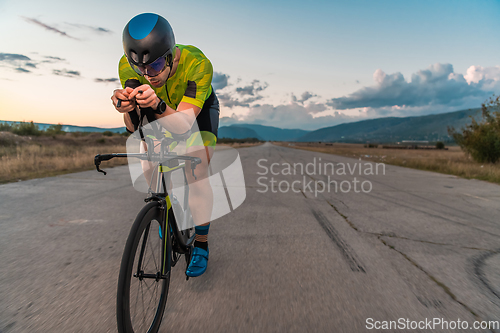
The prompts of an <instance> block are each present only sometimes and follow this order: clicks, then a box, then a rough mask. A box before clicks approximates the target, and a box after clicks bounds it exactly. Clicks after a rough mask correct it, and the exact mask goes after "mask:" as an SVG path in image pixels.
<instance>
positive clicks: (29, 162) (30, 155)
mask: <svg viewBox="0 0 500 333" xmlns="http://www.w3.org/2000/svg"><path fill="white" fill-rule="evenodd" d="M1 134H5V133H1ZM96 134H97V133H96ZM101 136H102V135H101V134H97V135H93V134H92V135H88V136H83V137H82V138H79V137H78V136H72V137H67V136H65V135H62V136H52V137H50V138H38V137H37V138H34V137H33V138H31V137H20V136H16V135H12V134H10V135H2V136H0V184H3V183H8V182H14V181H19V180H26V179H33V178H41V177H48V176H55V175H60V174H65V173H71V172H77V171H84V170H92V169H94V168H95V166H94V156H95V155H96V154H99V153H100V154H102V153H111V152H125V140H126V138H124V137H120V136H118V135H117V136H116V138H111V139H109V138H106V139H103V138H102V137H101ZM103 140H104V141H103ZM106 140H108V141H106ZM105 163H106V165H105V167H106V168H109V167H112V166H116V165H124V164H127V161H126V159H114V160H111V161H107V162H105Z"/></svg>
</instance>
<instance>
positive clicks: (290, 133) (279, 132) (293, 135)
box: [229, 124, 310, 141]
mask: <svg viewBox="0 0 500 333" xmlns="http://www.w3.org/2000/svg"><path fill="white" fill-rule="evenodd" d="M234 126H237V127H245V128H249V129H251V130H254V131H255V132H256V133H257V135H259V136H260V137H261V138H262V139H264V140H266V141H295V140H296V139H298V138H299V137H301V136H303V135H305V134H307V133H309V132H310V131H305V130H301V129H282V128H278V127H272V126H264V125H253V124H238V125H231V126H229V127H234Z"/></svg>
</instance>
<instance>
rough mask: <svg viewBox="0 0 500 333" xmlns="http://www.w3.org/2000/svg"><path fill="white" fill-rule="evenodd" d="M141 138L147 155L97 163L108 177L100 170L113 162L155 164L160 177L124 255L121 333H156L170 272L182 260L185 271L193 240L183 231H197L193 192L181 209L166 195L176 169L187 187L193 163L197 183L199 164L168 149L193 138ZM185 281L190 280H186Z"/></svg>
mask: <svg viewBox="0 0 500 333" xmlns="http://www.w3.org/2000/svg"><path fill="white" fill-rule="evenodd" d="M137 133H139V135H140V139H141V140H142V141H143V142H145V144H146V145H147V151H146V152H144V153H115V154H102V155H101V154H99V155H96V156H95V158H94V163H95V166H96V169H97V171H99V172H102V173H104V174H106V172H105V171H103V170H101V169H100V164H101V162H102V161H107V160H110V159H112V158H124V157H126V158H137V159H140V160H142V161H149V162H151V163H154V165H155V170H156V172H155V173H153V175H152V176H151V178H150V180H149V183H148V185H149V189H148V193H149V195H148V197H147V198H146V199H145V202H146V203H147V204H146V205H145V206H144V207H143V208H142V209H141V211H140V212H139V214H138V215H137V217H136V219H135V221H134V223H133V225H132V228H131V229H130V233H129V236H128V239H127V242H126V245H125V249H124V252H123V256H122V261H121V266H120V273H119V278H118V293H117V302H116V311H117V312H116V316H117V324H118V331H119V332H120V333H142V332H144V333H146V332H147V333H155V332H158V330H159V327H160V323H161V320H162V317H163V312H164V310H165V307H166V303H167V296H168V290H169V285H170V276H171V269H172V267H174V266H175V265H176V264H177V263H178V262H179V260H180V258H181V257H182V256H184V257H185V262H186V268H187V265H188V264H189V261H190V259H191V253H192V248H193V242H194V237H195V235H194V232H193V230H194V228H192V227H190V228H187V229H184V228H185V226H194V224H193V223H192V215H191V211H190V209H189V204H188V197H189V196H188V191H189V188H188V187H187V186H186V191H187V192H186V193H185V195H184V200H183V205H181V204H180V202H179V201H177V198H175V197H174V196H171V195H169V193H168V191H167V190H168V189H170V188H171V181H172V177H171V175H172V173H173V172H174V171H176V170H180V171H181V172H182V175H183V178H184V184H187V178H186V161H190V164H191V170H192V173H193V176H194V178H195V179H196V176H195V173H194V170H195V168H196V165H198V164H200V163H201V159H200V158H197V157H192V156H184V155H177V154H176V153H175V152H172V151H171V149H170V148H171V147H172V145H175V144H177V143H179V142H180V141H185V140H187V139H188V138H189V136H190V133H184V134H182V135H176V134H173V133H172V134H171V136H170V137H165V136H164V135H162V134H160V135H159V134H158V132H156V133H148V132H147V131H146V130H145V129H141V128H140V129H139V130H138V131H136V132H135V133H134V134H137ZM152 134H155V135H152ZM157 138H160V139H157ZM137 139H139V138H137ZM151 187H154V190H153V189H152V188H151ZM174 210H175V212H176V213H175V214H174ZM176 216H177V219H176ZM186 279H189V277H188V276H187V275H186Z"/></svg>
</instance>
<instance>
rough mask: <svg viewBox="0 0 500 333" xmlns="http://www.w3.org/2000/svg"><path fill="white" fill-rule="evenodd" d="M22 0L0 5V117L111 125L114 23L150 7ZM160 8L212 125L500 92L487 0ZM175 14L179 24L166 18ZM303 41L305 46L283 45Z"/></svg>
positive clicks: (424, 110) (408, 108) (312, 121)
mask: <svg viewBox="0 0 500 333" xmlns="http://www.w3.org/2000/svg"><path fill="white" fill-rule="evenodd" d="M27 3H28V2H26V1H25V2H16V1H13V0H7V1H3V2H2V3H1V4H0V8H1V9H2V10H1V11H0V18H1V19H0V26H1V27H3V28H4V30H5V31H13V33H11V34H4V35H3V36H2V47H1V48H0V73H1V75H2V76H1V79H0V110H1V111H0V118H2V119H6V120H7V119H9V121H16V122H19V121H22V120H26V119H32V120H33V121H34V122H37V123H52V124H55V123H58V122H61V123H64V124H74V126H92V127H101V128H116V127H123V116H122V115H121V114H119V113H118V112H117V111H116V110H115V109H114V108H113V106H112V105H111V101H110V96H111V94H112V91H113V90H114V89H115V88H119V83H118V82H119V81H118V78H117V66H118V60H119V58H120V57H121V55H122V54H123V50H122V45H121V31H122V29H123V27H124V26H125V24H126V23H127V22H128V20H130V19H131V18H132V17H133V16H135V15H137V14H138V13H140V12H148V11H150V12H158V8H162V6H161V5H160V4H161V2H159V1H157V0H153V1H151V2H149V3H147V4H145V5H144V6H143V7H141V10H137V9H136V8H135V7H134V6H133V5H132V3H131V2H130V3H129V2H128V1H126V3H125V5H124V6H122V7H123V10H121V11H120V13H119V14H117V15H109V14H108V13H109V12H112V11H113V9H114V6H115V5H116V4H115V3H102V2H98V1H96V0H89V1H86V2H84V3H74V4H71V5H69V4H67V3H65V2H63V1H61V0H48V1H46V2H44V3H37V2H34V1H31V0H30V1H29V5H27ZM120 3H122V2H120ZM169 5H170V11H169V13H173V14H170V15H166V14H165V13H164V12H162V11H160V12H158V13H159V14H160V15H163V16H165V17H166V18H167V19H168V20H169V21H170V22H171V24H172V26H173V28H174V31H175V35H176V41H177V43H179V44H191V45H195V46H197V47H199V48H200V49H201V50H202V51H203V52H204V53H205V54H206V55H207V57H208V58H209V59H210V60H211V62H212V64H213V66H214V77H213V80H212V85H213V87H214V90H215V91H216V94H217V96H218V98H219V101H220V103H221V114H220V117H221V126H223V125H225V124H229V123H230V122H232V123H235V124H236V123H240V124H243V123H260V124H262V125H264V126H272V127H278V128H284V129H303V130H308V131H311V130H316V129H319V128H324V127H330V126H335V125H338V124H341V123H350V122H355V121H361V120H368V119H376V118H380V117H408V116H420V115H429V114H439V113H447V112H453V111H456V110H464V109H470V108H478V107H480V106H481V103H483V102H484V101H485V100H486V99H487V98H489V97H490V96H492V95H493V94H494V93H497V94H498V93H499V92H500V59H499V57H498V56H497V55H498V54H500V45H499V44H498V43H493V42H492V41H494V40H496V34H497V31H498V30H499V28H500V22H499V21H498V19H497V17H498V16H500V3H499V2H497V1H484V2H481V3H478V2H473V3H471V2H468V1H440V2H437V3H436V2H430V1H428V2H425V1H424V2H418V3H410V2H404V3H400V2H396V1H389V0H384V1H380V2H377V3H367V2H363V1H354V2H351V3H347V4H346V3H343V2H341V1H329V2H325V1H315V2H312V3H308V4H305V3H301V2H296V1H292V2H286V3H284V2H283V3H282V2H272V3H270V2H264V1H257V2H255V3H252V4H247V3H244V4H235V3H232V2H227V1H223V0H218V1H214V2H212V3H210V4H207V3H204V2H198V1H193V2H192V3H191V4H190V6H189V7H187V6H186V5H184V4H182V3H175V2H173V3H169ZM195 7H196V11H190V9H191V8H195ZM96 8H99V10H98V11H96V10H95V9H96ZM186 12H190V17H191V19H190V21H189V22H188V21H187V20H185V19H183V15H175V13H180V14H182V13H186ZM207 15H212V16H217V17H221V18H222V20H220V21H216V22H210V23H207V24H209V26H208V29H202V30H200V29H197V28H196V26H193V25H192V24H191V21H193V20H194V21H200V22H206V20H205V21H203V19H204V18H206V16H207ZM463 22H480V24H473V25H470V24H463ZM304 41H305V42H306V44H307V45H308V48H304V51H303V52H297V51H296V50H297V44H298V45H302V44H304ZM257 48H258V49H257ZM256 53H257V54H258V55H260V57H256V56H255V54H256ZM256 59H257V61H256ZM261 59H262V60H261ZM303 59H305V60H303ZM10 119H12V120H10Z"/></svg>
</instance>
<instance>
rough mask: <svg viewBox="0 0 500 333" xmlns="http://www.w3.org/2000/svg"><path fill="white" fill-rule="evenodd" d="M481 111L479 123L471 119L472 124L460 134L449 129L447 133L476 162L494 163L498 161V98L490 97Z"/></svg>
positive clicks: (499, 139) (499, 127) (499, 152)
mask: <svg viewBox="0 0 500 333" xmlns="http://www.w3.org/2000/svg"><path fill="white" fill-rule="evenodd" d="M481 109H482V115H483V119H482V121H481V122H479V123H478V122H477V121H476V120H475V119H474V118H472V117H471V118H472V123H471V124H470V125H467V126H466V127H465V128H463V129H462V130H461V132H457V131H455V129H454V128H453V127H450V128H448V133H449V134H450V135H451V136H452V137H453V139H455V141H456V143H457V144H458V145H459V146H460V147H461V148H462V150H463V151H464V152H465V153H467V154H468V155H470V156H471V157H472V158H473V159H474V160H475V161H476V162H479V163H496V162H497V161H498V160H500V96H499V97H496V98H494V96H493V97H491V98H490V99H489V100H488V101H486V102H485V103H483V104H482V107H481Z"/></svg>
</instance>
